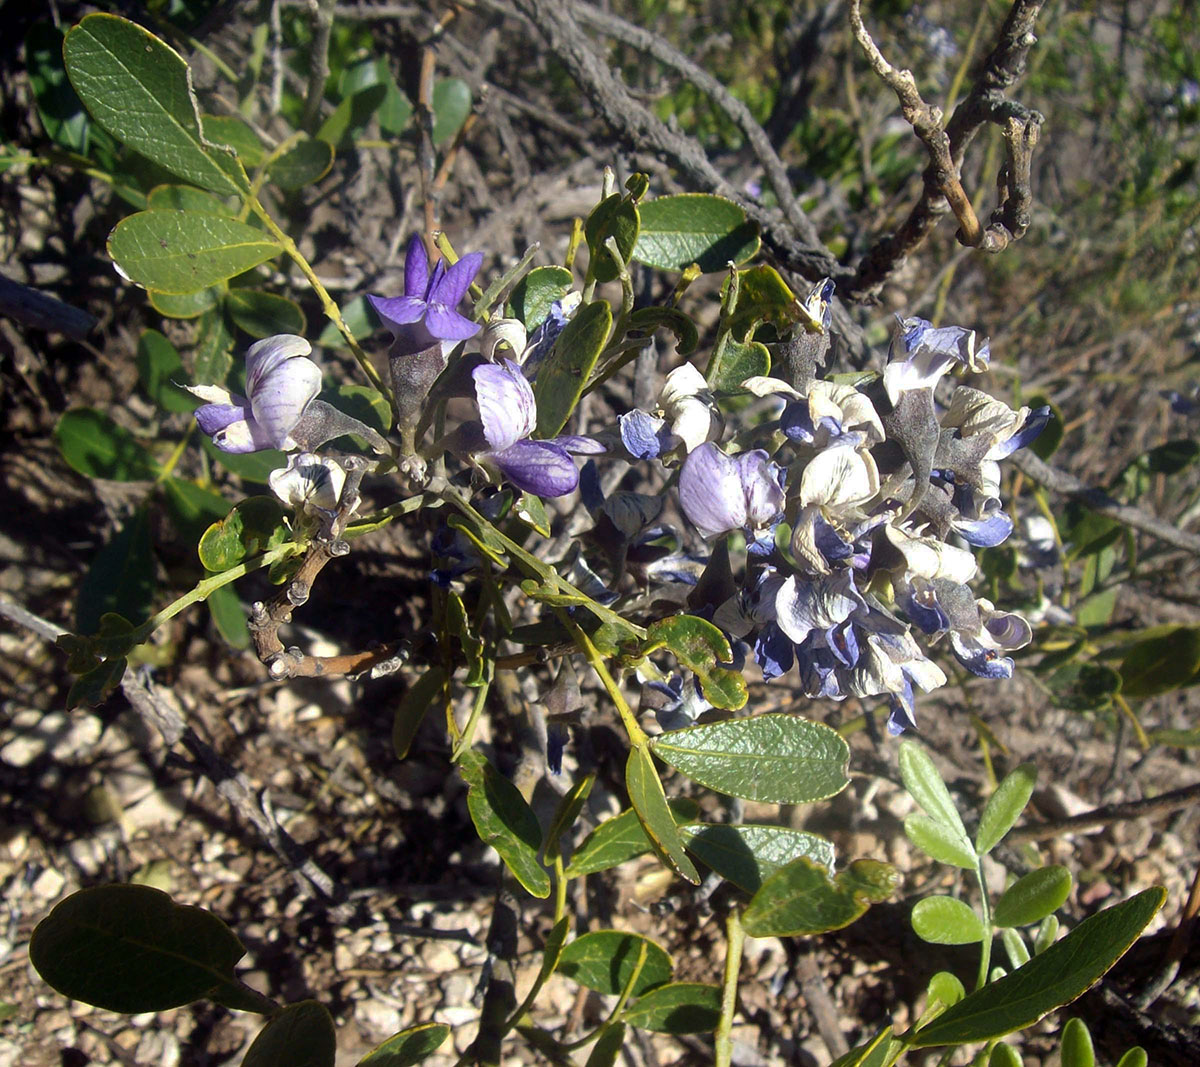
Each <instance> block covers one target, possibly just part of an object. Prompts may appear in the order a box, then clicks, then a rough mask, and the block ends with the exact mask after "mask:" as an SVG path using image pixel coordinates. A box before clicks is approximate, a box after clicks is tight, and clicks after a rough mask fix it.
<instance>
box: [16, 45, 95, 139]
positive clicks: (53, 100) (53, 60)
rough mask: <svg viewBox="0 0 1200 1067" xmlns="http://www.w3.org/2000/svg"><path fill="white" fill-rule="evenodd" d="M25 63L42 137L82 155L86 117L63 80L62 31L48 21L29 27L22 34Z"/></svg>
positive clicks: (85, 133)
mask: <svg viewBox="0 0 1200 1067" xmlns="http://www.w3.org/2000/svg"><path fill="white" fill-rule="evenodd" d="M25 65H26V68H27V70H28V71H29V85H30V88H32V89H33V100H34V103H35V104H36V105H37V112H38V118H39V119H40V120H41V123H42V129H44V130H45V131H46V136H47V137H49V138H50V140H52V141H53V142H54V143H55V144H59V145H62V147H63V148H67V149H69V150H70V151H72V152H79V153H80V154H86V153H87V149H88V139H89V137H88V134H89V122H88V116H87V112H86V111H84V109H83V103H82V102H81V101H80V99H79V97H78V96H77V95H76V93H75V90H74V89H72V88H71V83H70V82H69V81H68V80H67V71H66V68H65V67H64V66H63V35H62V31H60V30H59V29H58V28H57V27H56V26H54V25H53V24H52V23H49V22H39V23H37V24H36V25H35V26H33V27H31V28H30V30H29V32H28V34H27V35H26V37H25Z"/></svg>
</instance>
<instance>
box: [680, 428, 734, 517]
mask: <svg viewBox="0 0 1200 1067" xmlns="http://www.w3.org/2000/svg"><path fill="white" fill-rule="evenodd" d="M679 505H680V507H682V508H683V513H684V514H685V515H686V516H687V517H688V518H689V519H690V520H691V521H692V523H694V524H695V526H696V528H697V529H698V530H699V531H700V534H701V536H703V537H715V536H716V535H717V534H721V533H726V532H727V531H729V530H740V529H741V528H742V527H743V526H745V525H746V494H745V491H744V490H743V488H742V479H741V476H740V473H739V467H738V463H737V462H736V461H735V460H734V459H731V458H730V457H729V456H727V455H725V453H724V452H722V451H721V450H720V449H719V448H717V446H716V445H714V444H713V443H712V442H711V441H706V442H704V444H702V445H698V446H697V447H696V448H694V449H692V451H691V452H689V453H688V456H687V459H685V460H684V461H683V466H682V467H681V468H680V471H679Z"/></svg>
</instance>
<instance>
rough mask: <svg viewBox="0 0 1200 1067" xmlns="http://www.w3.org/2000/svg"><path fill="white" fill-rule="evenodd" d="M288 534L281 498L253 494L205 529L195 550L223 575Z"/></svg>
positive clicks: (205, 561)
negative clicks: (223, 572) (279, 499)
mask: <svg viewBox="0 0 1200 1067" xmlns="http://www.w3.org/2000/svg"><path fill="white" fill-rule="evenodd" d="M289 536H290V532H289V531H288V528H287V527H286V526H285V525H284V521H283V507H282V506H281V505H280V503H279V501H278V500H276V499H275V498H274V497H273V496H252V497H247V498H246V499H245V500H243V501H242V502H241V503H240V504H238V505H237V507H235V508H234V509H233V510H232V511H230V512H229V514H228V515H227V516H226V517H225V518H224V519H221V520H220V521H219V522H214V523H213V524H212V525H211V526H210V527H209V528H208V529H207V530H205V532H204V536H203V537H201V538H200V543H199V545H197V548H196V551H197V553H198V554H199V556H200V563H201V565H202V566H203V567H204V568H205V570H210V571H213V572H215V573H217V574H220V573H221V572H222V571H227V570H229V568H230V567H236V566H237V565H238V564H239V563H241V562H242V560H244V559H246V558H247V557H249V556H257V555H259V554H260V553H262V552H265V551H267V549H269V548H275V547H276V546H278V545H280V544H282V543H283V542H284V541H286V540H287V539H288V537H289Z"/></svg>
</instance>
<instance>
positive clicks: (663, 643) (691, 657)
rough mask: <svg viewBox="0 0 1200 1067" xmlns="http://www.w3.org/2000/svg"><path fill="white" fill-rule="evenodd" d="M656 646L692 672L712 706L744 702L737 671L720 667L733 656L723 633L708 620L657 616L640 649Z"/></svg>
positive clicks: (743, 684)
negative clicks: (668, 652) (668, 651)
mask: <svg viewBox="0 0 1200 1067" xmlns="http://www.w3.org/2000/svg"><path fill="white" fill-rule="evenodd" d="M658 648H669V649H670V650H671V651H672V652H673V653H674V654H675V658H676V659H677V660H679V662H680V664H681V665H682V666H684V667H686V668H687V669H688V670H690V671H694V672H695V674H696V677H697V679H698V681H699V682H700V684H701V686H702V687H703V689H704V696H705V699H706V700H708V702H709V703H710V704H712V705H713V706H714V707H717V708H728V709H733V710H736V709H737V708H740V707H743V706H744V705H745V703H746V700H747V697H748V690H747V689H746V679H745V678H744V677H743V676H742V672H741V671H738V670H732V669H731V668H729V667H727V666H721V664H728V663H729V662H730V661H731V660H732V659H733V653H732V651H731V650H730V648H729V641H728V640H727V639H726V637H725V635H724V634H723V633H722V632H721V631H720V630H719V629H717V627H715V626H714V625H713V624H712V623H711V622H709V621H708V620H706V619H701V618H698V617H697V616H695V615H674V616H672V617H670V618H667V619H660V620H659V621H658V622H656V623H654V625H653V626H651V627H650V629H649V632H648V633H647V635H646V644H645V645H644V646H643V649H642V651H643V652H644V653H649V652H653V651H654V650H655V649H658ZM681 769H682V768H681ZM685 773H686V772H685ZM697 781H700V779H697Z"/></svg>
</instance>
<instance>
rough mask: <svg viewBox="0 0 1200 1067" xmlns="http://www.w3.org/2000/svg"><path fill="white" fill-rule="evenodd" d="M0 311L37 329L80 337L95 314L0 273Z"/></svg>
mask: <svg viewBox="0 0 1200 1067" xmlns="http://www.w3.org/2000/svg"><path fill="white" fill-rule="evenodd" d="M0 315H5V316H7V317H8V318H10V319H16V320H17V321H18V322H23V323H24V324H25V325H26V326H32V327H34V328H35V329H38V330H48V331H49V332H50V333H61V334H66V336H67V337H70V338H72V339H74V340H76V341H82V340H83V339H84V338H85V337H86V336H87V335H88V334H89V333H91V331H92V327H94V326H95V325H96V316H95V315H89V314H88V313H87V312H86V311H82V310H80V309H79V308H77V307H72V306H71V305H70V304H64V303H63V302H62V301H61V300H57V299H55V298H54V297H52V296H48V295H47V294H46V293H43V292H41V291H40V290H38V289H33V288H31V287H30V286H28V285H22V284H21V283H20V282H14V281H13V280H12V279H11V278H6V277H4V275H2V274H0Z"/></svg>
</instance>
